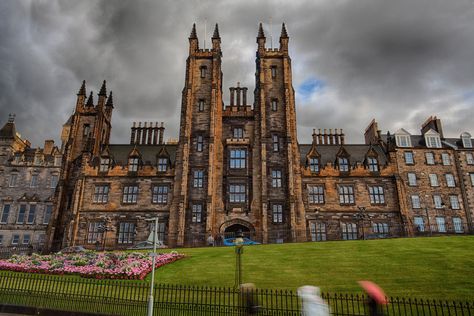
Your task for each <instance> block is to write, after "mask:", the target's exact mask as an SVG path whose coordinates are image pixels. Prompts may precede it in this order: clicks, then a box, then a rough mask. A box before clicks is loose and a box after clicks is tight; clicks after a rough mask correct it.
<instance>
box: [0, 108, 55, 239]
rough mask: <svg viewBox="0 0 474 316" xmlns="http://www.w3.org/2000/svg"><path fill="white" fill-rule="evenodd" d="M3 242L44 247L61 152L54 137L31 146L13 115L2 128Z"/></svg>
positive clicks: (0, 221) (0, 205) (0, 206)
mask: <svg viewBox="0 0 474 316" xmlns="http://www.w3.org/2000/svg"><path fill="white" fill-rule="evenodd" d="M0 152H1V154H0V246H9V245H13V246H18V245H33V246H35V247H37V248H42V247H43V246H45V243H46V231H47V227H48V224H49V222H50V219H51V216H52V211H53V198H54V191H55V189H56V185H57V183H58V178H59V173H60V168H61V159H62V155H61V152H60V150H59V149H58V148H57V147H56V146H54V142H53V141H52V140H47V141H46V142H45V144H44V148H31V144H30V143H29V142H28V141H27V140H24V139H22V138H21V136H20V134H18V133H17V131H16V126H15V122H14V116H10V118H9V120H8V122H7V123H6V124H5V125H4V126H3V128H2V129H1V130H0Z"/></svg>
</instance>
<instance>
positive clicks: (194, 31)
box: [189, 23, 197, 39]
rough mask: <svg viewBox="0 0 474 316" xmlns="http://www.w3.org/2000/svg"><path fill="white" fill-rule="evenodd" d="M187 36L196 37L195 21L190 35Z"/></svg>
mask: <svg viewBox="0 0 474 316" xmlns="http://www.w3.org/2000/svg"><path fill="white" fill-rule="evenodd" d="M189 38H190V39H191V38H196V39H197V34H196V23H193V29H192V30H191V35H189Z"/></svg>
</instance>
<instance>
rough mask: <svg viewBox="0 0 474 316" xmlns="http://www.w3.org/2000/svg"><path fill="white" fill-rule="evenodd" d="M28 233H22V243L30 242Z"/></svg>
mask: <svg viewBox="0 0 474 316" xmlns="http://www.w3.org/2000/svg"><path fill="white" fill-rule="evenodd" d="M30 240H31V238H30V234H25V235H23V245H28V244H29V243H30Z"/></svg>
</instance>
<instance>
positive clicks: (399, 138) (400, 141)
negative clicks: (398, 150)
mask: <svg viewBox="0 0 474 316" xmlns="http://www.w3.org/2000/svg"><path fill="white" fill-rule="evenodd" d="M395 141H396V143H397V146H398V147H403V148H409V147H411V137H410V135H395Z"/></svg>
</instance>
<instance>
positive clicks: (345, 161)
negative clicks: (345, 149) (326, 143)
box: [337, 157, 350, 172]
mask: <svg viewBox="0 0 474 316" xmlns="http://www.w3.org/2000/svg"><path fill="white" fill-rule="evenodd" d="M349 164H350V163H349V158H347V157H337V168H338V169H339V172H349Z"/></svg>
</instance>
